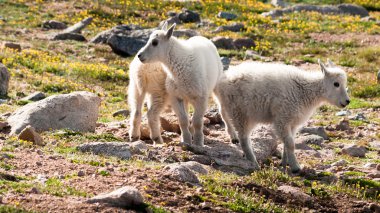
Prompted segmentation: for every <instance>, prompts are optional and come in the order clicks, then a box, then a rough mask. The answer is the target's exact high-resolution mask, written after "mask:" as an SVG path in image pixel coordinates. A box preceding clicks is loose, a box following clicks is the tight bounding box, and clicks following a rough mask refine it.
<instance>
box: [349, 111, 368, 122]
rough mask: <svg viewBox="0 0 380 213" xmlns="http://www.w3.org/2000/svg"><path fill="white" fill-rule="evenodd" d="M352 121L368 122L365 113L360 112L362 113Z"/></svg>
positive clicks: (353, 117)
mask: <svg viewBox="0 0 380 213" xmlns="http://www.w3.org/2000/svg"><path fill="white" fill-rule="evenodd" d="M350 120H356V121H366V120H367V118H366V117H365V116H364V113H362V112H360V113H358V114H356V115H354V116H352V117H350Z"/></svg>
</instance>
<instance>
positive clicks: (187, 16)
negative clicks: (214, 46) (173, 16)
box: [178, 9, 201, 23]
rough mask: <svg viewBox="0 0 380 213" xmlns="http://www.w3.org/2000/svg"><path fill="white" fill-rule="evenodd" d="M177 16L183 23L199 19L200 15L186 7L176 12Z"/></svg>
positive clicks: (198, 20)
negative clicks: (178, 12)
mask: <svg viewBox="0 0 380 213" xmlns="http://www.w3.org/2000/svg"><path fill="white" fill-rule="evenodd" d="M178 18H179V19H180V20H181V21H182V22H183V23H194V22H200V21H201V17H200V16H199V14H198V13H196V12H194V11H191V10H188V9H183V11H182V12H181V13H180V14H178Z"/></svg>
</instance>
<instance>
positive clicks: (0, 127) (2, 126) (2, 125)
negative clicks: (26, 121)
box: [0, 121, 9, 130]
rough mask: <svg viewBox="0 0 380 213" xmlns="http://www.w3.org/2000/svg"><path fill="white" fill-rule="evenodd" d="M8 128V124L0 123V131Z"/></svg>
mask: <svg viewBox="0 0 380 213" xmlns="http://www.w3.org/2000/svg"><path fill="white" fill-rule="evenodd" d="M7 126H9V124H8V123H7V122H3V121H0V130H2V129H4V128H5V127H7Z"/></svg>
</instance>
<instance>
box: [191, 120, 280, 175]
mask: <svg viewBox="0 0 380 213" xmlns="http://www.w3.org/2000/svg"><path fill="white" fill-rule="evenodd" d="M251 144H252V148H253V151H254V153H255V155H256V159H257V160H258V161H259V162H263V161H265V160H266V159H268V158H270V157H271V156H272V154H274V153H275V151H276V148H277V139H276V137H275V136H274V134H273V131H272V128H271V127H269V126H259V127H258V128H256V129H255V130H254V131H253V133H252V135H251ZM184 146H185V149H187V150H189V151H192V152H193V153H195V154H196V155H197V158H193V160H195V161H198V159H200V160H199V161H198V162H200V163H203V162H205V164H208V162H210V161H211V162H213V164H212V166H213V167H214V168H216V169H220V170H222V171H226V172H234V173H237V174H240V175H246V174H249V173H251V172H252V171H254V170H257V169H259V168H256V167H255V166H254V165H253V164H252V162H251V161H249V160H247V159H246V158H245V157H244V154H243V152H242V150H241V148H240V147H237V146H236V145H234V144H231V143H221V142H219V141H217V142H216V141H215V142H214V141H209V142H208V143H207V146H204V147H199V146H195V145H188V144H184ZM201 155H203V156H207V157H206V158H200V156H201Z"/></svg>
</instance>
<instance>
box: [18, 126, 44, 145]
mask: <svg viewBox="0 0 380 213" xmlns="http://www.w3.org/2000/svg"><path fill="white" fill-rule="evenodd" d="M18 139H20V140H24V141H29V142H32V143H33V144H36V145H39V146H43V145H45V143H44V141H43V139H42V137H41V136H40V135H39V134H38V133H37V132H36V130H35V129H34V128H33V127H31V126H27V127H25V129H23V130H22V131H21V133H20V135H19V136H18Z"/></svg>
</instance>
